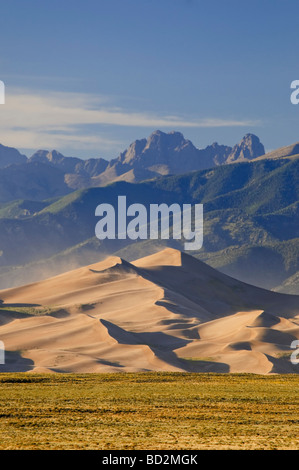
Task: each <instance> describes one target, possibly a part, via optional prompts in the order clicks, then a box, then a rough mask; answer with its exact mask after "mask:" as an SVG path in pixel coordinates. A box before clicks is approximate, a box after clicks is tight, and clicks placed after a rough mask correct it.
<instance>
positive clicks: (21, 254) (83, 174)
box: [0, 131, 299, 293]
mask: <svg viewBox="0 0 299 470" xmlns="http://www.w3.org/2000/svg"><path fill="white" fill-rule="evenodd" d="M4 150H5V149H4ZM8 151H9V152H13V154H14V158H15V159H16V160H18V161H19V163H17V162H16V161H15V162H14V164H12V165H8V166H7V158H6V159H5V158H4V157H3V159H2V166H4V168H1V169H0V288H6V287H10V286H13V285H20V284H23V283H26V282H29V281H36V280H38V279H42V278H45V277H47V276H51V275H55V274H58V273H59V272H63V271H66V270H68V269H73V268H75V267H78V266H83V265H85V264H88V263H92V262H94V261H95V260H100V259H103V258H104V257H106V256H108V255H111V254H117V256H119V255H120V256H122V257H123V258H125V259H127V260H128V261H131V260H133V259H136V257H138V256H142V255H144V254H151V253H154V252H155V251H157V250H159V249H161V248H163V246H165V244H167V243H168V244H169V245H170V246H173V247H176V248H178V249H180V250H183V246H182V244H180V242H179V241H173V240H169V241H168V242H166V241H161V240H158V241H152V240H146V241H142V240H137V241H136V242H134V243H131V241H130V240H115V241H113V242H111V241H109V240H105V241H102V242H100V241H99V240H97V239H95V236H94V227H95V223H96V218H95V214H94V211H95V207H96V206H97V205H98V204H99V203H101V202H106V203H112V204H114V205H115V204H116V202H117V196H118V195H120V194H122V195H126V196H127V199H128V204H131V203H134V202H139V203H142V204H144V205H145V206H146V207H148V205H149V204H151V203H161V202H166V203H167V204H171V203H173V202H175V203H181V204H183V203H190V204H196V203H203V204H204V245H203V248H202V249H201V250H200V251H199V252H194V253H192V254H193V255H194V256H196V257H197V258H199V259H201V260H203V261H205V262H206V263H208V264H210V265H211V266H213V267H215V268H217V269H219V270H221V271H222V272H224V273H226V274H228V275H230V276H233V277H236V278H238V279H240V280H243V281H245V282H248V283H252V284H255V285H258V286H262V287H264V288H267V289H279V290H283V291H284V292H289V293H296V292H298V272H299V261H298V251H299V224H298V213H299V202H298V201H299V198H298V195H299V159H298V158H297V156H296V155H297V154H296V152H297V151H298V144H294V145H292V146H288V147H285V148H282V149H278V150H277V151H273V152H271V153H270V154H263V152H264V147H263V145H262V144H261V143H260V141H259V139H258V138H257V137H256V136H254V135H252V134H247V135H246V136H245V137H244V138H243V139H242V141H241V142H240V143H239V144H237V145H236V146H234V147H233V148H231V147H228V146H224V145H218V144H217V143H215V144H212V145H211V146H208V147H207V148H206V149H202V150H199V149H196V148H195V147H194V146H193V144H192V143H191V142H190V141H188V140H186V139H184V137H183V136H182V134H181V133H179V132H171V133H169V134H165V133H163V132H161V131H155V132H154V133H153V134H151V136H150V137H149V138H148V139H142V140H140V141H136V142H134V143H133V144H131V145H130V146H129V148H128V149H127V150H126V151H124V152H123V153H122V154H121V155H120V156H119V157H117V158H116V159H114V160H111V161H110V162H107V161H106V160H104V159H100V158H99V159H87V160H81V159H78V158H72V157H64V156H63V155H62V154H60V153H59V152H57V151H52V152H48V151H38V152H36V153H35V154H34V155H33V156H32V157H31V158H30V159H26V157H24V156H22V155H21V154H19V153H18V152H17V151H13V150H11V149H9V150H8ZM4 153H5V152H4ZM11 154H12V153H11ZM0 155H1V153H0ZM24 159H25V163H24ZM0 166H1V165H0ZM198 166H199V167H200V168H202V167H203V169H197V167H198ZM187 171H188V172H187ZM139 180H140V181H139ZM111 181H112V182H113V184H109V182H111ZM71 186H73V187H77V186H78V187H79V188H81V189H79V190H77V191H74V190H73V188H72V187H71ZM82 188H83V189H82ZM85 188H86V189H85ZM1 201H2V202H1Z"/></svg>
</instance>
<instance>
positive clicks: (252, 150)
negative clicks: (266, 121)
mask: <svg viewBox="0 0 299 470" xmlns="http://www.w3.org/2000/svg"><path fill="white" fill-rule="evenodd" d="M262 155H265V148H264V146H263V144H262V143H261V141H260V139H259V138H258V137H257V136H256V135H254V134H246V135H245V136H244V137H243V139H242V140H241V142H239V143H238V144H236V145H235V146H234V147H233V149H232V152H231V154H230V155H229V157H228V159H227V163H233V162H237V161H247V160H253V159H254V158H258V157H261V156H262Z"/></svg>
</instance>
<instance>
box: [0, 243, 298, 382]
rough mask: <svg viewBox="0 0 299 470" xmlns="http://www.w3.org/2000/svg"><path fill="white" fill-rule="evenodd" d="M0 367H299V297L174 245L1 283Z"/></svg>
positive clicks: (200, 369)
mask: <svg viewBox="0 0 299 470" xmlns="http://www.w3.org/2000/svg"><path fill="white" fill-rule="evenodd" d="M0 299H1V301H2V304H1V309H0V340H1V341H3V342H4V344H5V350H6V364H5V365H1V366H0V370H1V371H34V372H81V373H83V372H115V371H124V372H125V371H127V372H129V371H130V372H134V371H148V370H155V371H163V370H164V371H166V370H167V371H196V372H253V373H261V374H268V373H282V372H299V365H298V366H296V365H292V364H291V362H290V354H291V352H292V350H290V344H291V342H292V341H293V340H294V339H299V296H290V295H285V294H279V293H275V292H270V291H266V290H264V289H259V288H257V287H253V286H250V285H247V284H244V283H242V282H239V281H237V280H235V279H232V278H230V277H228V276H225V275H224V274H221V273H219V272H217V271H216V270H214V269H212V268H211V267H209V266H207V265H205V264H204V263H202V262H201V261H198V260H196V259H195V258H193V257H191V256H189V255H186V254H183V253H181V252H179V251H176V250H173V249H166V250H164V251H162V252H159V253H157V254H155V255H152V256H148V257H146V258H142V259H139V260H137V261H135V262H133V263H128V262H126V261H124V260H122V259H120V258H116V257H110V258H108V259H107V260H105V261H103V262H100V263H96V264H93V265H90V266H86V267H84V268H80V269H76V270H74V271H70V272H67V273H65V274H61V275H59V276H55V277H53V278H50V279H47V280H45V281H40V282H36V283H34V284H29V285H26V286H23V287H18V288H13V289H6V290H2V291H0Z"/></svg>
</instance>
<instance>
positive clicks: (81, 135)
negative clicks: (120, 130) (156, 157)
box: [0, 90, 257, 151]
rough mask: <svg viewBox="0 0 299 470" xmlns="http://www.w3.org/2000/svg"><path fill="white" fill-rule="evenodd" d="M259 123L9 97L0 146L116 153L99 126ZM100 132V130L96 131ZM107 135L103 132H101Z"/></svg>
mask: <svg viewBox="0 0 299 470" xmlns="http://www.w3.org/2000/svg"><path fill="white" fill-rule="evenodd" d="M252 125H257V122H253V121H250V120H231V119H227V120H226V119H217V118H216V119H215V118H205V119H196V120H193V119H186V118H185V117H182V116H174V115H171V116H161V115H158V114H152V113H148V112H132V111H130V110H126V109H123V108H120V107H116V106H113V104H112V103H111V102H110V101H109V99H107V97H105V96H98V95H93V94H85V93H65V92H63V93H62V92H39V93H32V92H31V91H30V92H25V91H24V90H13V91H11V90H10V91H9V92H8V93H7V95H6V104H5V105H4V106H2V107H1V108H0V142H1V143H3V144H5V145H12V146H15V147H18V148H23V149H26V148H28V149H32V148H54V147H56V148H60V149H64V148H71V147H73V148H77V149H82V150H86V151H88V150H89V149H94V148H97V147H98V148H99V149H111V150H113V149H116V148H120V146H121V142H118V141H115V140H113V139H111V138H107V137H106V136H105V134H104V133H102V134H101V128H100V127H101V126H126V127H146V128H151V129H153V130H154V129H158V128H172V129H176V130H178V129H182V128H205V127H206V128H207V127H210V128H211V127H235V126H243V127H246V126H252ZM97 126H99V127H98V128H97ZM102 132H103V131H102Z"/></svg>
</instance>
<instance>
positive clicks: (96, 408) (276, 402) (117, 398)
mask: <svg viewBox="0 0 299 470" xmlns="http://www.w3.org/2000/svg"><path fill="white" fill-rule="evenodd" d="M298 385H299V375H295V374H294V375H269V376H260V375H252V374H195V373H194V374H193V373H153V372H150V373H146V372H145V373H138V374H133V373H124V374H49V375H42V374H28V373H27V374H26V373H13V374H12V373H2V374H0V393H1V401H0V449H2V450H3V449H44V450H47V449H50V450H51V449H53V450H54V449H55V450H57V449H61V450H62V449H97V450H127V449H136V450H160V449H162V450H170V449H172V450H180V449H183V450H192V449H196V450H200V449H264V450H266V449H299V441H298V435H299V394H298V390H299V387H298Z"/></svg>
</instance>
